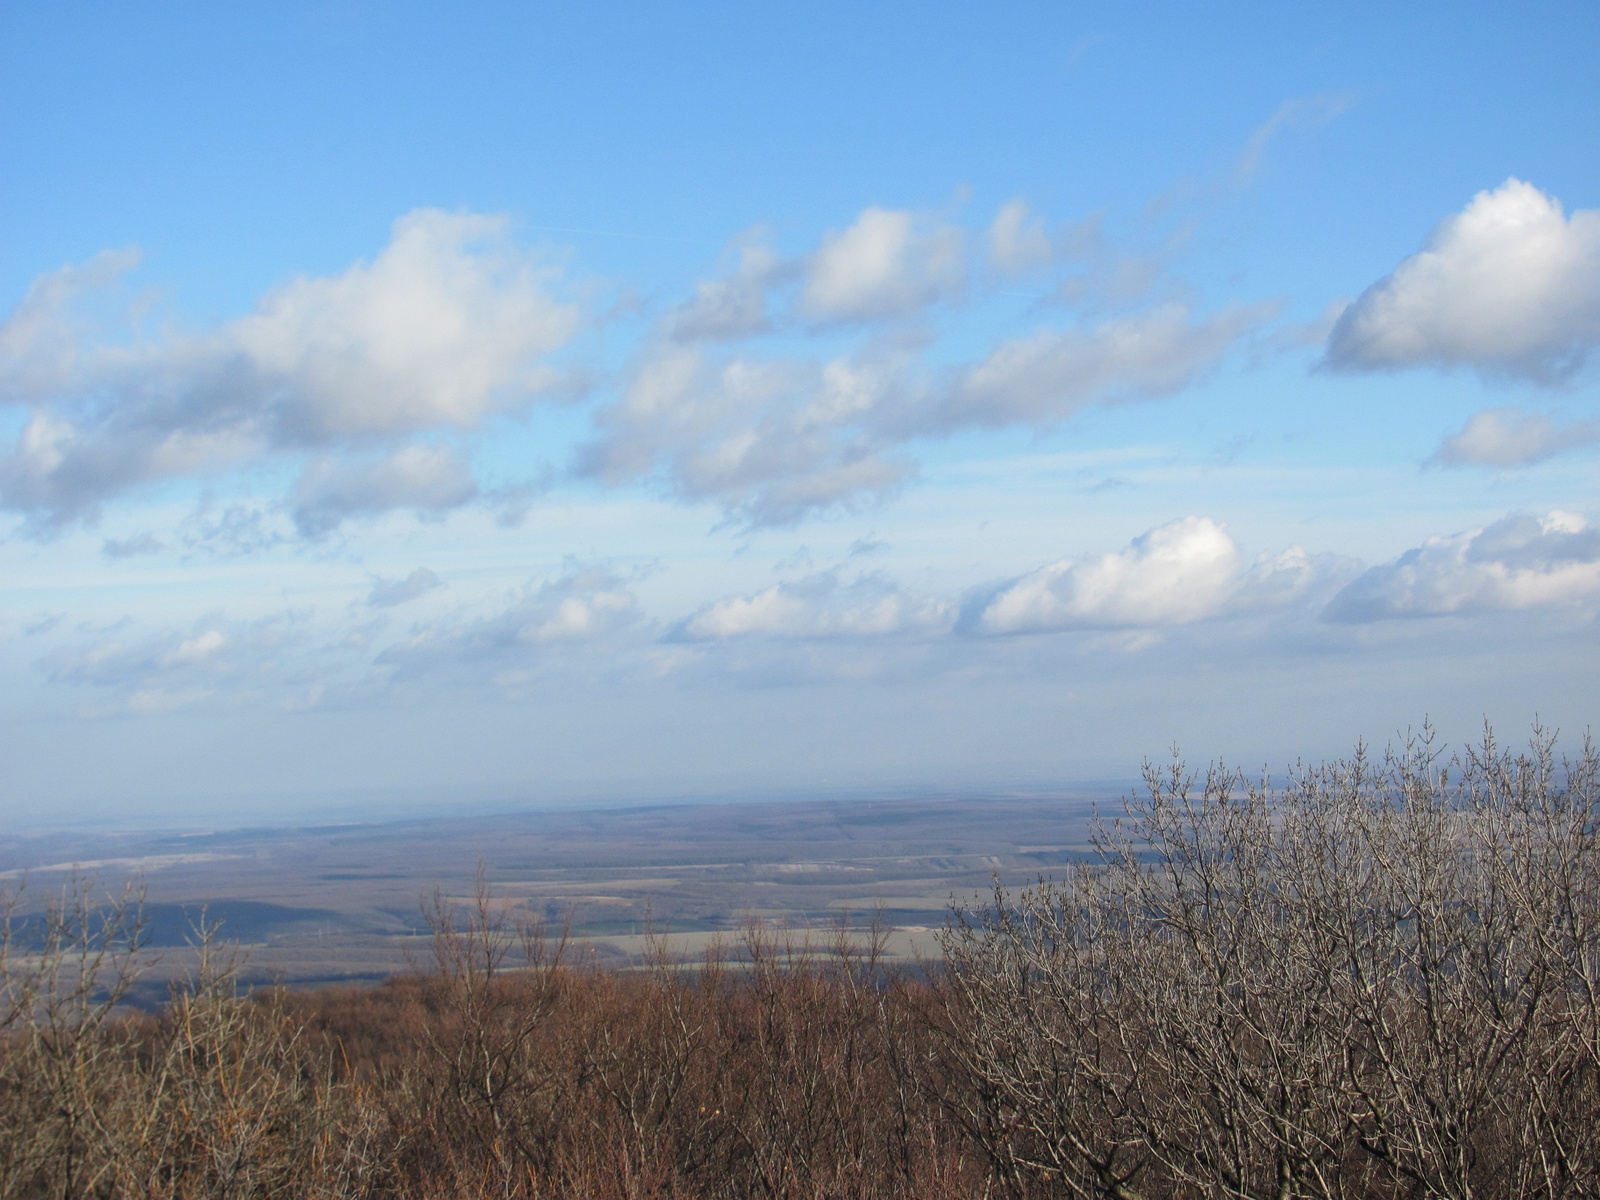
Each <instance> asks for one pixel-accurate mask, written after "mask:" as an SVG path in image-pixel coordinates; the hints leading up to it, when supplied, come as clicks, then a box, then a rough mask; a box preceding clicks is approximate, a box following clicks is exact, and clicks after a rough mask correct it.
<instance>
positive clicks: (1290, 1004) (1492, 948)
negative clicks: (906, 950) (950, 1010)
mask: <svg viewBox="0 0 1600 1200" xmlns="http://www.w3.org/2000/svg"><path fill="white" fill-rule="evenodd" d="M1597 767H1600V763H1597V756H1596V754H1595V752H1594V750H1593V748H1592V747H1591V746H1590V745H1589V744H1588V743H1585V745H1584V747H1583V752H1582V755H1581V757H1580V758H1579V759H1578V760H1577V761H1575V762H1567V763H1565V764H1564V765H1563V766H1562V767H1561V768H1560V769H1558V768H1557V767H1556V764H1555V762H1554V739H1553V738H1552V737H1550V736H1548V735H1546V734H1545V733H1544V732H1542V731H1538V730H1536V731H1535V735H1534V738H1533V741H1532V743H1531V746H1530V749H1529V751H1528V752H1527V753H1524V754H1520V755H1512V754H1507V753H1505V752H1503V751H1502V750H1501V749H1500V748H1499V747H1498V746H1497V745H1496V743H1495V742H1494V740H1493V738H1492V736H1489V735H1486V737H1485V739H1484V741H1483V743H1482V744H1481V745H1480V746H1478V747H1476V748H1474V749H1472V750H1470V751H1469V752H1467V753H1466V754H1465V755H1464V756H1462V757H1461V758H1459V759H1458V760H1456V761H1455V762H1454V763H1453V764H1452V766H1451V767H1450V768H1449V769H1444V768H1441V767H1440V766H1439V764H1438V761H1437V756H1436V755H1435V753H1434V752H1433V749H1432V746H1431V743H1430V741H1429V739H1428V737H1427V735H1426V733H1425V735H1424V736H1423V737H1422V738H1421V739H1417V740H1414V741H1412V742H1410V743H1408V744H1407V745H1406V746H1405V747H1403V748H1402V749H1401V750H1400V751H1398V752H1396V753H1393V754H1390V755H1388V756H1387V757H1386V758H1385V760H1384V761H1383V763H1381V764H1379V765H1374V764H1372V763H1370V762H1369V761H1368V760H1367V758H1366V757H1365V755H1364V754H1361V753H1359V752H1358V754H1357V755H1356V756H1355V757H1353V758H1352V759H1349V760H1347V761H1343V762H1338V763H1332V764H1326V765H1323V766H1318V767H1313V768H1302V769H1300V770H1298V771H1296V772H1295V773H1294V775H1293V777H1292V779H1291V781H1290V784H1289V786H1288V787H1287V788H1284V789H1274V788H1273V787H1271V786H1270V784H1269V781H1267V780H1264V779H1263V780H1260V781H1256V782H1250V781H1247V780H1245V779H1244V778H1243V777H1242V776H1240V775H1239V774H1238V773H1237V772H1235V771H1231V770H1228V769H1226V768H1223V767H1217V768H1214V769H1213V770H1212V771H1210V772H1209V773H1208V774H1207V775H1206V777H1205V778H1204V780H1203V781H1202V780H1199V779H1197V778H1196V777H1194V776H1191V775H1189V774H1188V773H1187V772H1185V770H1184V769H1183V767H1182V764H1181V763H1177V762H1175V763H1174V764H1173V765H1172V766H1171V768H1169V769H1168V770H1166V771H1158V770H1156V769H1154V768H1147V770H1146V785H1147V786H1146V792H1145V794H1144V796H1142V797H1138V798H1135V799H1134V800H1132V801H1131V802H1130V804H1129V807H1128V812H1127V814H1126V818H1125V819H1124V820H1119V821H1117V822H1113V823H1111V824H1110V825H1102V826H1101V827H1100V829H1099V833H1098V835H1097V839H1096V849H1097V851H1098V855H1097V860H1096V861H1095V862H1093V863H1090V864H1085V865H1083V866H1082V867H1080V868H1079V869H1077V870H1075V871H1074V872H1073V873H1072V874H1071V875H1070V876H1069V878H1068V879H1067V880H1065V881H1064V882H1062V883H1050V882H1043V883H1041V884H1040V885H1039V886H1038V887H1036V888H1030V889H1027V890H1025V891H1024V892H1023V893H1022V894H1021V895H1020V896H1019V897H1017V898H1016V899H1015V900H1013V899H1012V898H1011V897H1009V896H1008V895H1006V894H1005V892H1004V891H1002V890H997V891H996V894H995V897H994V899H993V900H992V902H991V903H990V904H988V905H986V906H982V907H979V908H977V909H973V910H965V909H964V910H960V911H958V912H957V913H956V919H955V920H954V922H953V923H952V925H951V926H950V928H949V929H948V930H947V933H946V936H945V949H946V954H947V959H948V961H949V963H950V966H951V970H952V979H951V986H952V988H953V989H954V992H955V995H956V996H957V998H958V1003H957V1005H956V1006H955V1011H956V1014H957V1019H956V1020H955V1021H954V1022H953V1024H952V1026H951V1031H952V1034H953V1037H952V1039H951V1045H952V1055H953V1061H954V1062H955V1064H956V1065H957V1067H958V1068H959V1070H960V1071H961V1072H963V1073H964V1076H965V1077H966V1078H967V1079H968V1080H970V1081H971V1088H970V1091H969V1092H968V1093H967V1094H966V1096H965V1097H964V1098H963V1102H962V1105H961V1111H962V1115H963V1119H964V1123H965V1125H966V1127H967V1128H969V1129H970V1130H971V1131H972V1134H973V1136H974V1137H975V1138H976V1139H977V1140H978V1141H979V1142H980V1143H981V1144H982V1145H983V1146H984V1148H985V1150H986V1151H987V1153H988V1155H989V1157H990V1159H991V1160H992V1161H993V1162H994V1163H995V1164H996V1167H997V1169H998V1170H999V1171H1000V1173H1001V1176H1002V1177H1003V1179H1004V1180H1005V1181H1006V1182H1007V1184H1008V1186H1009V1187H1010V1188H1011V1190H1012V1191H1013V1192H1015V1193H1017V1194H1022V1193H1024V1192H1025V1191H1026V1190H1028V1188H1030V1187H1034V1186H1036V1184H1037V1182H1038V1181H1039V1180H1055V1181H1058V1182H1059V1185H1060V1186H1061V1187H1062V1188H1064V1189H1065V1190H1066V1191H1068V1192H1070V1193H1071V1194H1075V1195H1082V1196H1121V1197H1129V1196H1133V1195H1137V1194H1141V1192H1146V1193H1149V1194H1159V1193H1162V1192H1174V1193H1176V1192H1183V1191H1186V1190H1187V1191H1192V1192H1194V1193H1197V1194H1200V1195H1204V1196H1217V1197H1247V1196H1248V1197H1255V1196H1274V1197H1283V1198H1288V1197H1298V1196H1307V1197H1342V1196H1358V1195H1359V1196H1366V1195H1418V1196H1439V1197H1460V1198H1462V1200H1467V1198H1469V1197H1474V1196H1481V1195H1495V1196H1501V1195H1517V1196H1549V1197H1552V1198H1553V1197H1561V1196H1573V1195H1592V1194H1594V1191H1595V1187H1596V1184H1597V1182H1600V1176H1597V1175H1596V1157H1595V1151H1594V1149H1593V1146H1594V1140H1595V1139H1594V1138H1593V1136H1592V1131H1593V1129H1594V1128H1595V1127H1596V1126H1595V1123H1594V1122H1595V1116H1596V1102H1595V1096H1596V1093H1597V1090H1600V1079H1597V1076H1596V1059H1595V1055H1594V1053H1593V1049H1592V1042H1593V1038H1594V1029H1595V1024H1594V1020H1595V1011H1596V1009H1595V1002H1594V997H1595V995H1596V988H1595V968H1596V965H1597V959H1596V955H1597V953H1600V888H1597V880H1600V854H1597V846H1596V841H1595V838H1596V816H1597V814H1596V803H1597V788H1596V783H1597Z"/></svg>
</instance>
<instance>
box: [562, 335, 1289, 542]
mask: <svg viewBox="0 0 1600 1200" xmlns="http://www.w3.org/2000/svg"><path fill="white" fill-rule="evenodd" d="M1265 315H1266V310H1265V309H1261V308H1231V309H1227V310H1224V311H1223V312H1221V313H1219V314H1216V315H1215V316H1211V317H1197V316H1196V315H1195V314H1193V313H1192V312H1191V311H1190V310H1188V309H1187V308H1184V307H1182V306H1178V305H1168V306H1163V307H1160V308H1157V309H1155V310H1152V311H1150V312H1146V313H1142V314H1137V315H1134V316H1129V317H1122V318H1117V319H1114V320H1110V321H1106V322H1102V323H1100V324H1098V325H1091V326H1087V327H1082V328H1079V327H1074V328H1069V329H1066V330H1047V331H1041V332H1039V333H1036V334H1034V335H1032V336H1030V337H1027V338H1020V339H1013V340H1011V341H1007V342H1004V343H1002V344H1001V345H1000V346H998V347H997V348H996V349H995V350H994V351H993V352H991V353H990V354H989V355H988V356H987V357H986V358H984V359H983V360H981V361H980V362H978V363H975V364H971V365H968V366H965V367H955V368H950V369H948V370H946V371H945V372H943V373H935V372H932V371H930V370H928V369H926V368H925V367H922V366H921V365H920V364H919V363H918V361H917V358H916V350H917V349H918V348H919V347H918V346H916V345H914V344H905V343H900V344H895V343H886V344H876V345H874V346H872V347H870V348H869V349H868V350H866V351H863V352H861V353H857V354H853V355H851V354H846V355H840V356H837V357H834V358H831V359H828V360H826V361H822V362H817V361H806V360H797V359H758V358H753V357H747V356H745V355H715V354H712V353H711V352H709V351H708V350H707V349H706V348H705V347H702V346H694V345H680V344H675V343H672V342H670V341H664V342H662V343H660V344H658V345H656V346H655V347H653V348H652V349H651V350H650V351H649V352H648V353H646V354H645V355H643V356H641V359H640V360H639V362H638V363H636V364H635V367H634V369H633V373H632V377H631V379H630V381H629V385H628V389H627V391H626V392H625V394H624V395H623V397H622V398H621V400H620V401H619V402H618V403H616V404H614V405H611V406H609V407H607V408H604V409H602V410H601V412H600V414H599V415H598V418H597V420H598V424H599V436H598V437H596V438H595V439H593V440H592V441H591V442H589V443H588V444H587V445H585V446H584V447H583V448H582V449H581V451H580V454H579V458H578V463H577V470H578V472H579V473H580V474H583V475H589V476H593V477H598V478H600V479H603V480H606V481H608V482H611V483H621V482H626V481H631V480H638V479H642V478H646V477H648V476H650V475H651V474H653V473H655V472H658V471H659V472H661V473H662V474H663V476H664V477H665V480H666V482H667V484H668V486H669V488H670V489H671V491H672V492H673V493H674V494H675V495H676V496H678V497H679V498H681V499H685V500H690V501H708V502H711V503H714V504H717V505H719V506H720V507H722V508H723V509H724V510H725V511H727V512H728V513H729V514H730V516H732V517H733V518H734V519H736V520H738V521H741V522H744V523H747V524H749V525H792V524H794V523H795V522H797V521H799V520H802V519H803V518H805V517H807V516H810V515H812V514H814V513H817V512H823V511H827V510H829V509H840V508H843V509H852V508H859V507H861V506H863V505H865V504H869V503H872V502H875V501H877V500H880V499H882V498H883V497H885V496H887V495H890V494H892V493H893V492H894V491H895V490H896V489H897V488H899V487H900V486H901V485H902V484H903V483H904V482H905V481H906V480H907V479H908V478H910V477H911V475H912V474H913V473H914V471H915V463H914V461H913V460H912V459H911V458H910V457H909V455H908V453H907V450H906V445H907V443H909V442H912V441H914V440H915V439H918V438H925V437H930V436H933V437H938V436H946V435H950V434H953V433H957V432H959V431H961V430H963V429H971V428H998V427H1003V426H1007V425H1017V424H1023V425H1030V426H1032V427H1034V428H1038V429H1043V428H1048V427H1050V426H1052V425H1055V424H1058V423H1060V422H1061V421H1064V420H1066V419H1068V418H1070V417H1071V416H1072V415H1073V414H1074V413H1076V412H1078V411H1080V410H1081V409H1083V408H1085V407H1087V406H1088V405H1090V404H1093V403H1107V404H1114V403H1123V402H1129V401H1135V400H1144V399H1152V398H1155V397H1159V396H1164V395H1169V394H1171V393H1173V392H1175V391H1178V390H1180V389H1182V388H1183V387H1185V386H1188V385H1189V384H1190V383H1192V382H1193V381H1194V380H1196V379H1197V378H1199V377H1200V376H1201V375H1203V374H1204V373H1205V371H1207V370H1208V369H1210V368H1211V367H1213V366H1214V365H1215V364H1216V363H1217V361H1218V360H1219V359H1220V358H1221V356H1222V355H1223V354H1224V353H1225V352H1226V351H1227V350H1228V349H1229V347H1231V346H1232V345H1234V344H1235V343H1236V342H1237V341H1238V339H1239V338H1240V337H1242V336H1243V335H1244V334H1245V333H1247V332H1248V331H1249V330H1251V329H1253V328H1255V327H1256V326H1257V325H1258V324H1259V323H1260V321H1261V320H1262V319H1264V317H1265Z"/></svg>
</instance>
